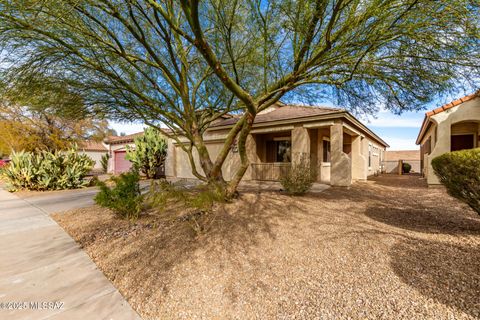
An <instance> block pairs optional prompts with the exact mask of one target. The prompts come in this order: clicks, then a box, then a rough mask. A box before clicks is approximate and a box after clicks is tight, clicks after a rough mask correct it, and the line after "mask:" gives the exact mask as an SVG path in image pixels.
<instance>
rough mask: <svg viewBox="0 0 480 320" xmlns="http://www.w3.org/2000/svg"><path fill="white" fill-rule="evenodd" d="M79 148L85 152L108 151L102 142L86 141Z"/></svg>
mask: <svg viewBox="0 0 480 320" xmlns="http://www.w3.org/2000/svg"><path fill="white" fill-rule="evenodd" d="M78 148H79V149H81V150H85V151H107V148H106V147H105V146H104V145H103V144H102V142H100V141H94V140H85V141H81V142H79V143H78Z"/></svg>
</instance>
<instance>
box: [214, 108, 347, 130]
mask: <svg viewBox="0 0 480 320" xmlns="http://www.w3.org/2000/svg"><path fill="white" fill-rule="evenodd" d="M275 107H276V109H275V110H273V111H270V112H267V113H259V114H257V116H256V117H255V121H254V123H255V124H258V123H266V122H273V121H282V120H291V119H298V118H306V117H312V116H319V115H326V114H333V113H338V112H342V111H345V110H344V109H339V108H327V107H318V106H304V105H292V104H290V105H283V104H280V105H277V106H275ZM237 121H238V117H233V118H230V119H225V120H220V121H218V122H216V123H215V124H213V125H212V127H223V126H229V125H232V124H234V123H236V122H237Z"/></svg>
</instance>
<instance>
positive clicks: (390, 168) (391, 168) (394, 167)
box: [383, 160, 421, 174]
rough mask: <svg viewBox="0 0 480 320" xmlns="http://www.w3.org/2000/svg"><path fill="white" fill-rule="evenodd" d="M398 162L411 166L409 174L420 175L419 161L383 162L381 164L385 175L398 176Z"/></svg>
mask: <svg viewBox="0 0 480 320" xmlns="http://www.w3.org/2000/svg"><path fill="white" fill-rule="evenodd" d="M400 161H402V162H403V163H408V164H409V165H411V166H412V169H411V170H410V172H411V173H421V169H420V167H421V166H420V160H392V161H384V162H383V170H384V172H385V173H395V174H398V172H399V167H398V166H399V164H400Z"/></svg>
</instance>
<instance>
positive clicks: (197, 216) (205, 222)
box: [145, 180, 225, 235]
mask: <svg viewBox="0 0 480 320" xmlns="http://www.w3.org/2000/svg"><path fill="white" fill-rule="evenodd" d="M145 202H146V204H147V205H149V206H150V207H152V208H154V209H155V210H157V211H158V212H162V213H167V214H168V213H172V212H173V213H174V214H175V220H177V221H182V222H186V223H187V224H188V225H189V226H190V227H191V228H192V230H193V231H194V232H195V234H197V235H198V234H200V233H202V232H204V231H206V230H207V229H208V228H209V226H211V224H212V222H213V221H214V220H215V216H214V215H210V213H212V211H213V207H214V206H215V204H218V203H224V202H225V188H224V186H222V185H220V184H207V185H199V186H195V187H193V186H181V185H174V184H172V183H170V182H168V181H166V180H160V181H159V182H153V183H152V185H151V187H150V192H149V193H148V195H147V197H146V201H145ZM178 213H181V215H180V216H178V215H177V214H178Z"/></svg>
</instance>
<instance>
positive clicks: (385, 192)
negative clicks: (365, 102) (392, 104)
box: [55, 175, 480, 319]
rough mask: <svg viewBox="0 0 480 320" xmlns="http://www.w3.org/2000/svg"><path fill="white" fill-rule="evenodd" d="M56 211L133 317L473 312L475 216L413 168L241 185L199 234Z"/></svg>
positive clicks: (479, 306) (154, 222) (467, 315)
mask: <svg viewBox="0 0 480 320" xmlns="http://www.w3.org/2000/svg"><path fill="white" fill-rule="evenodd" d="M167 212H169V211H168V210H167ZM172 212H173V211H172ZM170 213H171V212H170ZM166 216H169V218H167V217H166ZM55 219H56V220H57V221H58V222H59V223H60V225H62V226H63V227H64V228H65V229H66V230H67V231H68V232H69V233H70V234H71V235H72V236H73V237H74V238H75V239H76V240H77V241H78V242H79V243H80V244H81V245H82V246H83V247H84V249H85V250H86V251H87V252H88V254H89V255H90V256H91V257H92V258H93V260H94V261H95V262H96V264H97V265H98V266H99V268H100V269H102V270H103V271H104V273H105V274H106V275H107V277H108V278H109V279H111V280H112V282H113V283H114V284H115V286H116V287H117V288H118V289H119V290H120V291H121V293H122V294H123V295H124V296H125V297H126V298H127V299H128V301H129V302H130V304H131V305H132V307H133V308H135V309H136V310H137V311H138V312H139V313H140V314H141V315H142V316H143V317H144V319H478V318H480V216H478V215H477V214H475V213H474V212H473V211H472V210H470V209H469V208H468V207H467V206H466V205H463V204H461V203H460V202H458V201H456V200H454V199H453V198H451V197H449V196H448V195H447V194H446V193H445V191H444V190H443V189H441V188H430V189H427V188H426V186H425V182H424V180H422V179H420V178H418V177H417V176H402V177H399V176H388V175H387V176H382V177H377V178H374V179H372V180H370V181H368V182H363V183H356V184H355V185H354V186H352V187H351V188H348V189H347V188H330V189H328V190H326V191H324V192H322V193H320V194H312V195H307V196H304V197H289V196H286V195H283V194H280V193H274V192H271V193H269V192H262V193H244V194H242V195H241V197H240V199H239V200H238V201H236V202H235V203H232V204H228V205H225V206H221V207H218V208H217V209H216V211H215V213H214V214H211V215H210V216H205V217H204V218H203V219H204V220H202V221H201V223H204V224H206V225H208V230H207V231H205V232H204V233H202V234H200V235H196V234H195V232H194V231H193V229H192V228H191V227H190V226H189V224H188V223H187V222H182V221H180V220H178V219H172V218H171V216H170V215H168V214H164V215H162V216H155V215H149V216H146V217H143V218H141V219H140V220H138V221H137V223H136V224H129V223H128V222H124V221H119V220H118V219H115V218H114V217H113V215H112V214H111V213H109V212H108V211H106V210H104V209H101V208H98V207H93V208H88V209H80V210H75V211H71V212H69V213H66V214H62V215H57V216H55Z"/></svg>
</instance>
